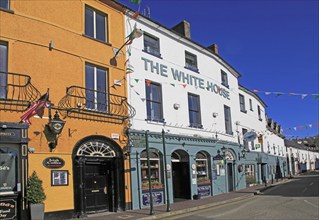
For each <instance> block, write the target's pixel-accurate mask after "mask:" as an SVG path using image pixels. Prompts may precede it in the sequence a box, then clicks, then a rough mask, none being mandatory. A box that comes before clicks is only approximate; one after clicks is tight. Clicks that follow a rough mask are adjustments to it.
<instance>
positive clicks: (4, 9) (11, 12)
mask: <svg viewBox="0 0 319 220" xmlns="http://www.w3.org/2000/svg"><path fill="white" fill-rule="evenodd" d="M0 11H3V12H7V13H10V14H14V11H12V10H10V9H6V8H0Z"/></svg>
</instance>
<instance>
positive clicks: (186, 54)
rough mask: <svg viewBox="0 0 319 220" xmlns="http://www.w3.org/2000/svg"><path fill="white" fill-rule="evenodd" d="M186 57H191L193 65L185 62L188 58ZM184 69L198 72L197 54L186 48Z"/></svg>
mask: <svg viewBox="0 0 319 220" xmlns="http://www.w3.org/2000/svg"><path fill="white" fill-rule="evenodd" d="M187 58H192V59H193V61H194V63H195V65H192V64H190V63H189V62H187V60H188V59H187ZM189 60H190V59H189ZM185 69H188V70H191V71H194V72H197V73H198V72H199V69H198V61H197V56H196V55H195V54H193V53H191V52H188V51H186V50H185Z"/></svg>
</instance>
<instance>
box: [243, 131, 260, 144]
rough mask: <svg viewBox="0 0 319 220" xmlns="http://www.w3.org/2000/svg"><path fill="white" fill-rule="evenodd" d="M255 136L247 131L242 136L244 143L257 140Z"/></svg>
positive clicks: (252, 132) (254, 133)
mask: <svg viewBox="0 0 319 220" xmlns="http://www.w3.org/2000/svg"><path fill="white" fill-rule="evenodd" d="M257 136H258V135H257V134H256V132H254V131H249V132H246V133H245V134H244V141H248V142H249V141H253V140H255V139H256V138H257Z"/></svg>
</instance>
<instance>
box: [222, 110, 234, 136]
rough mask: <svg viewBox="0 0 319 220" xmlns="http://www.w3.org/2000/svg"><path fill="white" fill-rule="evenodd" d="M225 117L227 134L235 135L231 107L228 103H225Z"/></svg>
mask: <svg viewBox="0 0 319 220" xmlns="http://www.w3.org/2000/svg"><path fill="white" fill-rule="evenodd" d="M224 117H225V118H224V119H225V131H226V134H229V135H233V134H234V133H233V128H232V120H231V109H230V107H229V106H227V105H224ZM228 117H229V118H228Z"/></svg>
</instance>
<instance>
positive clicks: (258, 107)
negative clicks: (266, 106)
mask: <svg viewBox="0 0 319 220" xmlns="http://www.w3.org/2000/svg"><path fill="white" fill-rule="evenodd" d="M257 110H258V119H259V121H262V118H261V109H260V106H259V105H257Z"/></svg>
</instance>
